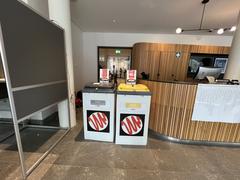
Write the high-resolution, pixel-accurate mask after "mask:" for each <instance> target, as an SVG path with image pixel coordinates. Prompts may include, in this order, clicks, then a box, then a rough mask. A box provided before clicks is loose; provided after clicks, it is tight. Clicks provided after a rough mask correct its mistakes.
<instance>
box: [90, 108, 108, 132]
mask: <svg viewBox="0 0 240 180" xmlns="http://www.w3.org/2000/svg"><path fill="white" fill-rule="evenodd" d="M88 123H89V125H90V126H91V128H92V129H94V130H95V131H103V130H104V129H106V128H107V126H108V123H109V120H108V118H107V116H106V115H105V114H104V113H101V112H95V113H93V114H91V115H90V116H89V117H88Z"/></svg>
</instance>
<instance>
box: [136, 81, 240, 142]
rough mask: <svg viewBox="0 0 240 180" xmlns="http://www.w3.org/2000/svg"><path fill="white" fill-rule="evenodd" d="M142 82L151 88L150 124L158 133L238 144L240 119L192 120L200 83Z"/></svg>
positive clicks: (177, 138)
mask: <svg viewBox="0 0 240 180" xmlns="http://www.w3.org/2000/svg"><path fill="white" fill-rule="evenodd" d="M139 83H141V84H145V85H147V86H148V87H149V89H150V90H151V92H152V101H151V111H150V124H149V128H150V130H152V131H153V132H155V133H156V134H157V135H159V137H163V138H167V139H169V140H173V141H179V142H191V143H203V144H205V143H207V144H229V145H230V144H231V145H239V144H238V143H240V123H223V122H204V121H193V120H192V114H193V109H194V104H195V99H196V93H197V89H198V84H197V83H192V82H177V81H176V82H174V81H173V82H163V81H162V82H159V81H148V80H139ZM226 103H227V102H226ZM239 110H240V109H239ZM219 121H220V119H219Z"/></svg>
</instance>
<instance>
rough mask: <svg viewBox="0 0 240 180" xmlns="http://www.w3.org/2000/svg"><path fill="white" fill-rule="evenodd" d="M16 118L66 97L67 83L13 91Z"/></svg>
mask: <svg viewBox="0 0 240 180" xmlns="http://www.w3.org/2000/svg"><path fill="white" fill-rule="evenodd" d="M13 97H14V101H15V108H16V112H17V119H21V118H23V117H25V116H27V115H29V114H32V113H34V112H36V111H38V110H40V109H42V108H44V107H46V106H48V105H51V104H54V103H56V102H59V101H61V100H64V99H67V98H68V92H67V83H61V84H54V85H49V86H44V87H38V88H33V89H27V90H22V91H16V92H13Z"/></svg>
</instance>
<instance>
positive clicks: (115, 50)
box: [98, 47, 132, 82]
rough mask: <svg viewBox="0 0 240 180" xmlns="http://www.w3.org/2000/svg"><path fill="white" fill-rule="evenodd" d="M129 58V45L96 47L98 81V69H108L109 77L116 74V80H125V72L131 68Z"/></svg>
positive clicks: (130, 57) (130, 49)
mask: <svg viewBox="0 0 240 180" xmlns="http://www.w3.org/2000/svg"><path fill="white" fill-rule="evenodd" d="M131 60H132V48H131V47H98V81H99V70H100V69H109V72H110V79H111V76H112V75H113V74H117V78H118V82H123V81H125V76H126V72H127V70H129V69H131Z"/></svg>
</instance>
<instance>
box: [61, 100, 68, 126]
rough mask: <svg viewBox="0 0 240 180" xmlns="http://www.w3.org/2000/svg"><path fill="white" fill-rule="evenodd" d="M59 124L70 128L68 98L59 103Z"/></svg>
mask: <svg viewBox="0 0 240 180" xmlns="http://www.w3.org/2000/svg"><path fill="white" fill-rule="evenodd" d="M58 116H59V124H60V127H62V128H69V111H68V100H65V101H62V102H60V103H58Z"/></svg>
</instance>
